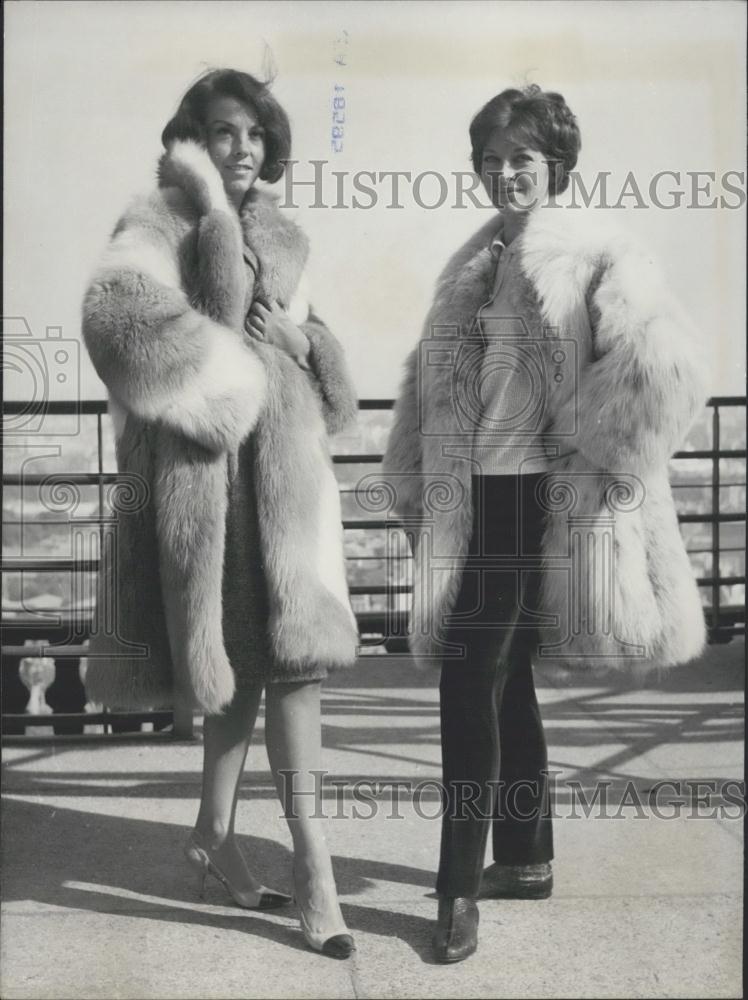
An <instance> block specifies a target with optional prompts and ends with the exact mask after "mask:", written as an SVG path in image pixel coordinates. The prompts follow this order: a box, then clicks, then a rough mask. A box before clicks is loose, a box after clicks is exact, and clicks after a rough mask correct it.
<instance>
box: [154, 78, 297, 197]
mask: <svg viewBox="0 0 748 1000" xmlns="http://www.w3.org/2000/svg"><path fill="white" fill-rule="evenodd" d="M214 97H233V98H235V99H236V100H237V101H242V102H243V103H244V104H247V105H248V106H249V107H250V108H251V109H252V111H253V112H254V113H255V115H256V116H257V121H258V123H259V124H260V125H261V126H262V128H263V129H264V130H265V162H264V163H263V165H262V170H261V171H260V179H261V180H263V181H269V182H270V183H271V184H272V183H273V182H274V181H277V180H280V178H281V177H282V176H283V171H284V170H285V162H284V161H285V160H288V158H289V157H290V156H291V125H290V123H289V121H288V115H287V114H286V112H285V111H284V110H283V108H282V107H281V106H280V104H279V103H278V102H277V101H276V99H275V98H274V97H273V95H272V94H271V93H270V88H269V84H267V83H261V82H260V81H259V80H257V79H255V77H253V76H250V74H249V73H242V72H241V71H240V70H236V69H214V70H210V71H209V72H208V73H206V74H205V75H204V76H201V77H200V79H199V80H198V81H197V82H196V83H193V85H192V86H191V87H190V89H189V90H188V91H187V93H186V94H185V95H184V97H183V98H182V100H181V101H180V102H179V107H178V108H177V111H176V114H175V115H174V117H173V118H172V119H171V120H170V121H169V123H168V124H167V126H166V128H165V129H164V131H163V132H162V133H161V142H162V143H163V145H164V147H165V148H168V147H169V145H170V144H171V143H172V142H174V141H175V140H176V139H193V140H194V141H195V142H199V143H201V144H202V143H204V141H205V140H204V128H205V113H206V110H207V107H208V102H209V101H210V100H212V98H214Z"/></svg>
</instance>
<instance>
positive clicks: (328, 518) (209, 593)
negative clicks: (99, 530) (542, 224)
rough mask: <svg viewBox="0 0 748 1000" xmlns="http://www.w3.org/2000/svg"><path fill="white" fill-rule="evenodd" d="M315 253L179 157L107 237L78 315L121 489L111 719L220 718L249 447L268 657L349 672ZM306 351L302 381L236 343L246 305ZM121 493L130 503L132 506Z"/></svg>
mask: <svg viewBox="0 0 748 1000" xmlns="http://www.w3.org/2000/svg"><path fill="white" fill-rule="evenodd" d="M307 254H308V245H307V241H306V237H305V236H304V234H303V233H302V232H301V231H300V230H299V228H298V227H297V226H296V225H295V224H294V223H292V222H291V221H289V220H288V219H286V218H285V217H284V216H282V214H281V213H280V212H279V211H278V209H277V207H276V205H275V202H274V200H273V199H271V198H270V197H269V196H267V195H264V194H262V193H258V192H255V191H254V190H253V191H251V192H250V194H249V196H248V197H247V198H246V199H245V202H244V204H243V206H242V209H241V212H240V214H239V215H238V216H237V213H236V212H235V211H233V210H232V209H231V208H230V206H229V204H228V201H227V199H226V195H225V193H224V190H223V185H222V182H221V178H220V175H219V173H218V171H217V170H216V169H215V167H214V166H213V164H212V163H211V161H210V159H209V157H208V155H207V153H206V152H205V151H204V150H203V149H202V148H201V147H200V146H198V145H196V144H194V143H175V144H174V145H173V146H172V147H171V149H170V150H169V152H168V153H167V154H165V155H164V156H163V157H162V159H161V162H160V164H159V188H158V189H157V190H156V191H155V192H154V193H153V194H152V195H150V196H149V197H145V198H139V199H137V200H136V201H135V202H134V203H133V204H132V205H131V206H130V208H129V209H128V210H127V212H126V213H125V215H124V216H123V217H122V219H121V220H120V222H119V223H118V225H117V227H116V229H115V231H114V233H113V235H112V238H111V241H110V243H109V246H108V248H107V250H106V251H105V253H104V256H103V258H102V260H101V261H100V263H99V266H98V268H97V270H96V273H95V275H94V278H93V280H92V283H91V285H90V287H89V289H88V291H87V293H86V296H85V301H84V305H83V333H84V337H85V342H86V345H87V348H88V351H89V353H90V355H91V358H92V360H93V363H94V366H95V367H96V370H97V372H98V374H99V376H100V377H101V379H102V380H103V382H104V383H105V384H106V386H107V389H108V390H109V396H110V409H111V412H112V415H113V417H114V418H115V429H116V433H117V460H118V468H119V470H120V472H121V473H122V474H123V477H124V480H125V492H124V493H123V492H122V491H120V494H119V501H118V502H117V503H116V504H115V508H116V509H115V517H114V520H113V523H112V525H111V527H112V529H113V530H112V531H110V532H108V533H107V534H106V536H105V539H104V547H103V551H102V565H101V572H100V574H99V577H100V587H99V596H98V605H97V614H96V617H95V622H94V631H93V635H92V639H91V651H90V654H89V669H88V674H87V687H88V691H89V695H90V696H91V697H92V698H93V699H94V700H96V701H103V702H105V703H107V704H110V705H112V704H113V705H118V706H139V705H161V704H171V703H172V702H173V691H174V688H175V687H176V688H177V689H179V690H181V691H182V692H183V695H184V698H185V699H186V700H188V701H191V702H192V703H193V704H194V705H195V707H198V708H201V709H203V710H205V711H207V712H217V711H219V710H220V709H221V708H222V707H223V706H225V705H226V704H227V703H228V702H229V701H230V700H231V698H232V696H233V693H234V690H235V678H234V674H233V671H232V667H231V664H230V663H229V660H228V658H227V655H226V651H225V647H224V642H223V633H222V620H221V619H222V614H221V612H222V569H223V556H224V538H225V521H226V509H227V493H228V486H229V483H230V478H229V477H231V476H232V475H233V472H232V470H235V468H236V459H237V453H238V449H239V446H240V445H241V443H242V441H243V440H245V438H246V437H247V435H249V434H250V433H252V434H253V435H254V443H255V448H254V453H255V456H256V457H255V476H254V480H255V489H256V496H257V507H258V514H259V525H260V536H261V539H262V551H261V552H257V553H256V556H255V558H256V559H257V560H258V562H260V561H261V562H262V565H263V571H264V573H265V576H266V579H267V584H268V592H269V599H270V621H269V622H268V629H269V633H270V638H271V644H272V649H273V654H274V655H275V656H276V657H277V658H278V659H279V660H280V661H282V662H283V663H284V664H286V665H287V666H288V668H289V669H290V670H291V671H292V672H293V670H294V669H297V670H298V674H299V677H300V678H302V677H303V674H304V668H305V666H307V665H309V664H312V663H317V664H319V663H324V664H325V665H326V666H332V667H334V666H342V665H347V664H350V663H352V662H353V661H354V659H355V655H356V645H357V630H356V625H355V619H354V616H353V613H352V611H351V607H350V601H349V598H348V591H347V587H346V581H345V569H344V561H343V542H342V525H341V518H340V505H339V495H338V489H337V483H336V480H335V476H334V472H333V469H332V464H331V461H330V457H329V454H328V448H327V432H328V431H329V432H336V431H338V430H340V429H341V428H342V427H343V426H344V425H345V424H347V423H348V422H349V421H350V420H351V419H354V418H355V414H356V397H355V392H354V390H353V386H352V383H351V380H350V378H349V376H348V374H347V370H346V366H345V363H344V360H343V357H342V351H341V349H340V347H339V345H338V344H337V342H336V341H335V339H334V338H333V337H332V335H331V334H330V333H329V332H328V331H327V329H326V328H325V327H324V325H323V324H322V323H321V322H320V321H319V320H318V319H317V318H316V317H314V315H313V314H311V313H310V311H309V307H308V304H307V303H306V302H305V301H304V300H303V297H301V296H300V295H299V286H300V283H301V279H302V272H303V268H304V264H305V261H306V258H307ZM258 294H260V295H262V296H263V297H264V298H265V299H267V300H272V299H277V300H278V301H279V302H280V304H281V305H282V306H284V307H285V308H286V309H287V310H288V311H289V313H290V314H291V316H292V318H294V319H295V320H296V321H297V322H298V323H299V325H300V326H301V328H302V329H303V331H304V332H305V333H306V335H307V336H308V338H309V341H310V345H311V353H310V364H311V368H312V371H311V372H309V373H307V372H304V371H302V369H301V368H300V367H298V365H297V364H296V363H295V361H294V360H292V359H291V358H290V357H289V356H288V355H287V354H285V352H283V351H281V350H279V349H277V348H275V347H273V346H271V345H268V344H264V343H261V342H258V341H256V340H254V339H252V338H250V337H249V336H248V335H247V334H246V333H245V331H244V323H245V317H246V314H247V310H248V308H249V306H250V304H251V302H252V299H253V297H254V296H255V295H258ZM128 490H129V492H128Z"/></svg>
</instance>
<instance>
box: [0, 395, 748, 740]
mask: <svg viewBox="0 0 748 1000" xmlns="http://www.w3.org/2000/svg"><path fill="white" fill-rule="evenodd" d="M392 405H393V401H392V400H391V399H362V400H360V401H359V409H360V410H361V411H362V412H364V413H365V412H371V411H388V410H391V408H392ZM707 405H708V407H709V408H710V409H711V410H712V417H711V441H710V444H711V447H709V448H705V449H695V450H686V451H679V452H677V453H676V454H675V455H674V456H673V459H674V460H682V459H686V460H690V461H694V462H695V461H697V460H700V461H702V462H704V461H706V462H708V463H709V467H710V479H709V482H708V483H705V482H704V481H701V482H697V483H689V482H677V483H673V484H672V485H673V488H674V491H675V492H674V496H675V500H676V507H678V506H679V504H678V491H679V490H682V489H685V488H696V489H707V490H708V491H709V500H710V503H709V505H708V507H707V508H706V509H704V510H698V511H680V512H679V515H678V519H679V522H680V523H681V524H703V525H709V526H710V528H709V539H708V542H707V543H706V544H703V545H702V546H701V547H699V548H693V547H691V548H688V547H687V548H688V551H689V553H690V554H691V555H692V557H693V556H706V557H708V561H709V570H708V572H707V573H706V574H702V575H700V576H698V577H697V580H698V584H699V586H700V587H702V588H706V589H708V591H709V594H710V601H709V604H708V606H707V607H705V616H706V620H707V625H708V629H709V639H710V641H711V642H725V641H729V640H730V639H731V638H732V636H734V635H739V634H744V631H745V624H744V623H745V600H744V598H743V601H742V602H740V603H735V602H729V601H728V602H725V601H724V600H723V599H722V592H721V588H723V587H734V586H740V585H743V586H744V585H745V575H744V569H743V573H742V574H740V573H738V574H736V573H723V565H722V563H723V558H724V557H725V556H726V555H727V554H728V553H732V552H735V551H738V550H739V549H740V548H741V546H735V547H732V546H726V545H723V544H722V537H723V528H724V526H725V525H732V524H742V525H743V526H744V525H745V520H746V515H745V509H744V508H743V510H742V512H736V511H725V510H723V509H722V503H721V493H722V490H723V489H725V488H728V487H743V488H744V487H745V472H744V471H743V472H742V478H741V480H738V481H735V480H733V479H730V478H729V477H728V478H727V479H725V478H724V477H723V476H722V472H721V465H722V463H723V462H725V461H728V460H733V459H737V460H742V461H743V463H744V461H745V458H746V449H745V448H725V447H723V442H722V423H721V413H722V411H723V410H725V409H726V408H733V407H738V408H740V407H742V408H743V409H744V408H745V406H746V399H745V397H744V396H718V397H713V398H712V399H710V400H709V401H708V404H707ZM3 413H4V418H5V419H6V420H7V418H9V417H11V418H17V419H20V420H35V419H43V420H44V419H46V418H48V417H57V416H60V417H64V416H68V417H69V416H81V417H91V418H95V420H96V471H94V472H67V471H64V472H60V473H54V474H49V473H46V474H45V473H41V474H40V473H31V474H29V473H27V472H19V473H16V472H10V473H7V474H4V476H3V485H4V487H17V488H19V489H22V488H23V487H33V486H35V487H38V488H39V489H40V490H41V489H42V487H50V486H55V487H58V488H59V486H60V485H67V486H71V487H86V486H89V487H96V490H97V498H98V516H96V517H93V518H90V519H89V522H90V523H91V524H92V526H93V527H94V530H96V529H97V528H98V531H99V538H100V539H101V538H102V537H103V531H104V524H105V487H106V486H109V485H111V484H114V483H117V482H118V478H119V477H118V474H117V473H116V472H115V471H106V470H105V468H104V440H105V437H104V428H103V418H104V416H105V415H106V413H107V404H106V402H105V401H103V400H102V401H99V400H85V401H81V402H37V403H25V402H15V401H6V402H5V403H4V404H3ZM14 433H18V430H17V428H16V429H15V431H14ZM381 459H382V455H381V454H380V453H378V452H375V451H371V450H363V451H352V452H338V453H336V454H334V456H333V462H334V463H335V465H336V466H353V465H367V466H376V465H377V464H379V463H380V462H381ZM743 469H744V467H743ZM354 492H355V490H352V489H350V488H349V489H345V488H344V489H342V490H341V493H343V494H352V493H354ZM22 503H23V498H21V505H22ZM23 523H24V522H23V518H21V521H20V522H14V521H10V520H7V519H6V518H5V512H4V515H3V525H4V528H5V526H6V525H15V524H20V526H21V528H22V526H23ZM26 523H28V522H26ZM393 526H396V522H393V520H392V518H386V519H385V518H376V517H374V518H372V517H363V518H361V517H347V516H344V518H343V527H344V529H345V530H346V531H354V530H355V531H364V532H383V531H387V530H391V529H392V528H393ZM743 530H744V528H743ZM348 558H350V559H351V560H352V561H357V562H361V561H363V560H366V559H370V560H377V561H379V562H382V563H383V564H384V565H385V576H386V580H385V582H384V583H382V584H377V583H370V582H364V583H351V586H350V591H351V595H352V597H353V600H354V603H355V602H356V600H357V599H358V598H367V599H368V603H369V604H370V603H371V598H376V597H381V598H383V599H384V598H386V601H387V602H389V605H388V607H380V608H378V609H377V608H374V609H372V608H371V607H368V608H359V609H358V610H357V617H358V620H359V626H360V628H361V631H362V633H364V634H366V635H368V636H370V639H369V644H372V645H375V646H377V647H378V648H379V649H382V648H384V649H386V650H388V651H401V650H403V649H404V648H405V646H406V643H405V639H404V636H405V635H406V617H407V615H406V613H405V612H404V611H400V612H398V610H397V609H396V608H394V607H393V606H392V601H393V598H396V597H397V596H398V595H402V594H408V593H409V592H410V590H411V588H410V586H409V585H407V584H397V583H391V582H390V577H389V574H388V572H387V570H389V569H390V568H391V567H388V566H387V565H386V564H387V555H386V554H384V555H382V556H372V555H367V556H361V555H360V554H359V555H357V556H351V557H348ZM403 558H407V557H403ZM2 567H3V570H4V571H5V573H20V574H23V573H30V572H35V573H52V572H64V573H66V574H72V575H73V576H76V575H78V574H85V573H95V572H96V571H97V570H98V558H87V559H86V558H77V557H74V556H73V557H70V558H60V557H50V558H44V557H37V556H32V557H28V556H23V555H21V556H6V555H5V552H4V553H3V559H2ZM21 603H22V602H21ZM380 603H382V604H383V603H385V601H384V600H382V601H381V602H380ZM393 623H394V628H392V626H393ZM89 625H90V607H89V608H88V609H86V608H83V607H81V606H77V607H75V608H71V609H68V612H67V613H61V612H60V611H59V610H54V609H51V608H49V609H44V608H39V607H35V608H33V609H27V610H23V609H21V610H20V611H19V609H17V608H16V609H12V610H11V609H8V608H6V604H5V601H4V603H3V621H2V626H3V640H2V641H3V647H2V648H3V668H2V671H3V672H2V682H3V683H2V713H3V731H4V734H5V735H11V736H12V735H19V734H21V733H23V732H25V730H26V728H27V727H28V726H46V727H51V728H52V730H53V732H54V733H55V735H65V734H70V735H80V734H81V733H82V732H83V729H84V726H92V725H100V726H103V729H104V733H105V734H106V733H110V732H111V733H122V732H131V731H132V730H133V728H136V729H138V730H139V729H140V726H141V725H142V723H144V722H148V723H151V724H152V726H153V730H154V734H158V733H163V732H165V731H166V730H168V729H169V728H171V733H170V735H178V736H182V737H188V736H189V735H190V734H191V714H189V717H187V718H186V717H185V716H184V713H182V715H181V718H179V719H178V718H177V717H176V716H177V714H178V713H177V712H176V711H175V713H171V712H164V711H159V712H155V711H154V712H136V713H123V712H111V711H109V710H107V708H106V707H104V708H103V709H102V710H101V711H95V712H91V711H89V712H85V711H84V709H85V707H86V695H85V689H84V685H83V683H82V681H81V678H80V660H81V658H84V657H85V655H86V645H85V642H86V638H87V630H88V627H89ZM388 629H391V630H392V633H394V634H390V633H389V632H388ZM365 644H366V643H365ZM39 657H48V658H51V659H53V660H54V663H55V678H54V681H53V682H52V683H51V684H50V685H49V687H48V688H47V689H46V692H45V700H46V704H47V706H49V707H50V708H51V709H52V712H51V714H46V713H35V714H34V713H31V714H30V713H29V712H28V711H27V705H28V702H29V698H30V690H29V687H28V686H27V685H26V684H24V682H23V680H22V679H21V676H20V673H19V667H20V664H21V662H22V661H29V660H30V659H34V658H39Z"/></svg>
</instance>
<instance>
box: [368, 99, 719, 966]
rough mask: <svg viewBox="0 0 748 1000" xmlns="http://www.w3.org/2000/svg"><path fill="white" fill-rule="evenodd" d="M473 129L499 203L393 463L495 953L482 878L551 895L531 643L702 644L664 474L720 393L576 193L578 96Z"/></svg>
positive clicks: (630, 253) (683, 330) (552, 646)
mask: <svg viewBox="0 0 748 1000" xmlns="http://www.w3.org/2000/svg"><path fill="white" fill-rule="evenodd" d="M470 140H471V145H472V161H473V166H474V169H475V171H476V172H477V173H479V174H480V177H481V180H482V182H483V185H484V187H485V189H486V191H487V193H488V195H489V197H490V198H491V201H492V204H493V205H494V206H495V208H496V209H497V210H498V214H496V215H494V216H493V217H492V218H491V219H490V221H489V222H487V223H486V224H485V225H484V226H483V227H482V228H481V229H480V230H479V232H478V233H477V234H476V235H475V236H473V237H472V238H471V239H470V240H468V242H467V243H466V244H465V245H464V246H463V247H462V248H461V249H460V250H458V252H457V253H456V254H455V255H454V256H453V257H452V258H451V260H450V261H449V263H448V264H447V266H446V268H445V269H444V271H443V272H442V274H441V276H440V277H439V279H438V282H437V287H436V294H435V297H434V302H433V305H432V307H431V310H430V312H429V314H428V316H427V318H426V323H425V326H424V332H423V335H422V337H421V341H420V342H419V344H418V345H417V347H416V349H415V350H414V351H412V352H411V354H410V355H409V357H408V360H407V362H406V373H405V379H404V381H403V386H402V391H401V394H400V398H399V399H398V401H397V403H396V406H395V414H394V422H393V428H392V432H391V435H390V439H389V443H388V448H387V453H386V455H385V458H384V470H385V473H386V474H388V475H389V476H390V477H391V482H392V484H393V486H394V488H395V490H396V493H397V510H398V511H399V513H400V514H401V515H402V516H403V517H404V519H405V523H406V526H407V528H408V530H409V531H410V532H411V535H412V541H413V549H414V566H415V578H414V587H413V592H414V604H413V616H412V626H411V648H412V650H413V652H414V654H415V655H416V656H427V657H433V656H436V657H438V658H439V661H440V662H441V685H440V703H441V740H442V762H443V776H444V814H443V819H442V839H441V853H440V860H439V873H438V877H437V892H438V894H439V913H438V922H437V930H436V934H435V938H434V948H435V955H436V958H437V960H438V961H442V962H454V961H460V960H461V959H464V958H466V957H467V956H468V955H470V954H472V953H473V952H474V951H475V949H476V947H477V928H478V908H477V906H476V903H475V900H476V899H477V898H478V897H479V896H480V897H484V898H485V897H493V898H520V899H542V898H546V897H548V896H549V895H550V894H551V890H552V880H553V877H552V872H551V859H552V857H553V838H552V829H551V816H550V809H549V788H548V757H547V750H546V743H545V737H544V731H543V723H542V719H541V715H540V710H539V707H538V702H537V698H536V694H535V688H534V683H533V673H532V663H533V659H534V658H537V657H539V656H540V657H543V659H544V661H552V660H558V661H563V662H566V663H573V664H576V665H587V666H593V665H597V666H604V667H607V666H611V665H612V666H616V667H622V668H625V667H630V668H637V669H641V667H642V665H643V664H652V663H656V664H662V665H667V664H675V663H681V662H685V661H687V660H690V659H692V658H693V657H695V656H697V655H698V654H699V653H700V652H701V650H702V648H703V645H704V641H705V627H704V617H703V613H702V609H701V601H700V598H699V594H698V589H697V586H696V582H695V579H694V576H693V572H692V570H691V567H690V563H689V559H688V556H687V554H686V551H685V547H684V545H683V541H682V539H681V536H680V533H679V529H678V523H677V517H676V514H675V509H674V506H673V500H672V496H671V493H670V488H669V483H668V473H667V463H668V459H669V457H670V456H671V455H672V453H673V452H674V451H675V450H676V448H677V447H678V446H679V445H680V443H681V442H682V440H683V438H684V436H685V434H686V432H687V430H688V428H689V426H690V425H691V423H692V421H693V419H694V417H695V415H696V414H697V413H699V412H700V410H701V408H702V406H703V405H704V401H705V397H706V391H705V384H704V376H703V372H704V364H703V357H701V356H700V351H699V350H698V343H697V342H698V337H697V336H696V334H695V332H694V331H693V329H692V324H691V323H690V320H689V318H688V317H687V316H686V314H685V313H684V312H683V311H682V310H681V309H680V308H679V307H678V306H677V304H676V303H675V302H674V301H673V300H672V297H671V296H670V294H669V292H668V291H667V289H666V287H665V285H664V283H663V281H662V279H661V278H660V277H659V274H658V272H657V269H656V267H655V265H654V263H653V261H652V260H651V259H650V257H649V255H648V254H646V253H644V252H642V251H641V250H640V249H638V248H637V247H636V245H635V244H634V243H633V241H632V240H631V239H629V238H628V237H627V236H625V235H623V234H620V233H617V232H613V231H611V230H610V229H608V228H606V227H603V226H599V225H598V224H597V223H596V220H593V219H591V218H589V215H590V214H591V213H587V212H583V211H580V210H579V209H578V208H577V209H575V208H574V207H573V206H572V207H564V206H563V205H562V204H561V203H560V202H558V201H557V196H558V195H560V194H562V192H563V191H564V190H565V189H566V187H567V185H568V183H569V173H570V171H571V170H572V169H573V168H574V166H575V164H576V162H577V155H578V153H579V150H580V146H581V139H580V133H579V128H578V125H577V121H576V118H575V116H574V115H573V114H572V112H571V110H570V109H569V107H568V105H567V104H566V101H565V100H564V98H563V97H562V96H561V95H560V94H557V93H549V92H544V91H542V90H541V89H540V88H539V87H537V86H531V87H527V88H524V89H522V90H518V89H510V90H505V91H503V92H502V93H500V94H498V95H497V96H496V97H494V98H493V99H492V100H490V101H489V102H488V103H487V104H486V105H485V106H484V107H483V108H482V109H481V110H480V111H479V112H478V114H477V115H476V116H475V118H474V119H473V121H472V123H471V125H470ZM489 825H490V826H491V830H492V841H493V844H492V846H493V862H494V863H493V864H492V865H491V866H490V867H489V868H487V869H486V870H485V871H482V869H483V863H484V862H483V859H484V854H485V847H486V841H487V836H488V832H489Z"/></svg>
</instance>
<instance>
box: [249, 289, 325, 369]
mask: <svg viewBox="0 0 748 1000" xmlns="http://www.w3.org/2000/svg"><path fill="white" fill-rule="evenodd" d="M245 329H246V331H247V333H248V334H249V335H250V336H251V337H254V338H255V339H256V340H261V341H262V342H263V343H265V344H272V345H273V346H274V347H278V348H279V349H280V350H282V351H285V352H286V354H289V355H290V356H291V357H292V358H293V359H294V361H295V362H296V363H297V364H298V365H299V367H300V368H304V369H305V370H306V371H309V370H310V368H309V360H308V359H309V349H310V344H309V338H308V337H307V336H306V335H305V334H304V333H303V332H302V331H301V330H300V329H299V328H298V326H296V324H295V323H294V322H293V320H292V319H291V318H290V317H289V315H288V313H287V312H286V310H285V309H283V307H282V306H281V305H279V303H278V302H273V303H272V304H271V305H270V306H268V305H267V304H266V303H264V302H263V301H262V300H261V299H255V301H254V302H253V303H252V306H251V308H250V310H249V313H248V314H247V322H246V324H245Z"/></svg>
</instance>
